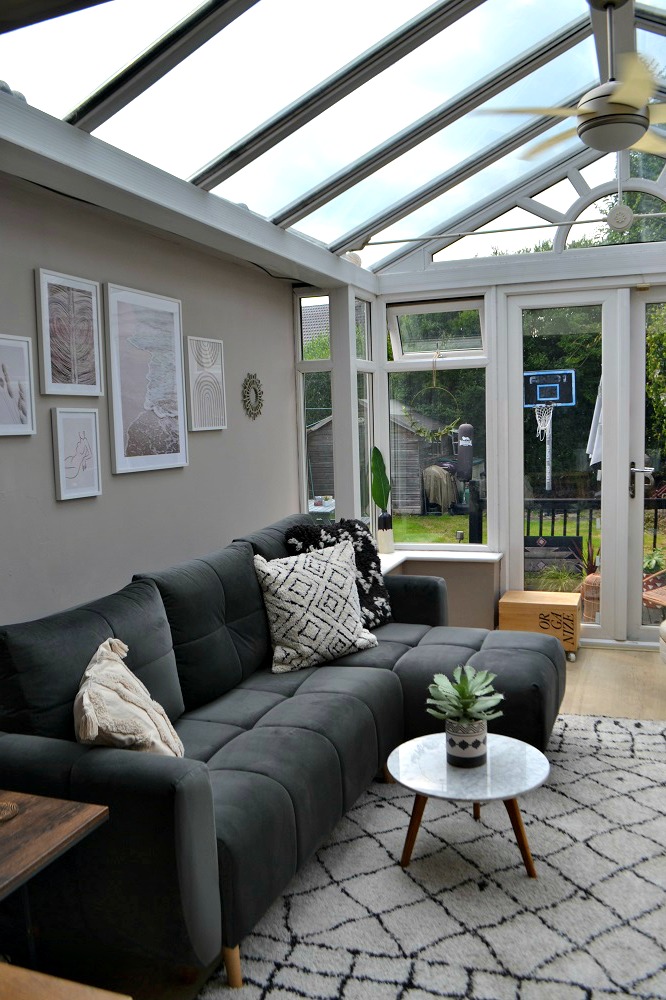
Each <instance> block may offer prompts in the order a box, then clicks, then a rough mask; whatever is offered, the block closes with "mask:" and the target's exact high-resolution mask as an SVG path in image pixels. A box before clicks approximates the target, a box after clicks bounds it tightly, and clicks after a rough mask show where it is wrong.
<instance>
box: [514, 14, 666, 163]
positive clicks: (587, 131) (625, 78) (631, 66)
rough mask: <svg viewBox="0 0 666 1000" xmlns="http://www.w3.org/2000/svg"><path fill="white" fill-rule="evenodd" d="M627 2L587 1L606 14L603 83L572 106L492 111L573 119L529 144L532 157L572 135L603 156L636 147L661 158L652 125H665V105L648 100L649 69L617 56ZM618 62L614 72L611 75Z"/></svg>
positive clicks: (660, 141) (631, 55) (664, 140)
mask: <svg viewBox="0 0 666 1000" xmlns="http://www.w3.org/2000/svg"><path fill="white" fill-rule="evenodd" d="M627 2H628V0H588V3H589V4H590V6H591V7H592V8H594V9H595V10H598V11H605V12H606V35H607V44H608V80H607V82H606V83H602V84H600V85H599V86H597V87H594V88H593V89H592V90H590V91H588V93H587V94H584V95H583V96H582V97H581V99H580V101H579V102H578V104H577V106H576V107H571V108H566V107H552V108H548V107H538V108H502V109H495V113H503V114H507V113H509V114H526V113H528V114H529V113H531V114H539V115H552V116H554V117H559V118H570V117H576V118H577V119H578V122H577V124H576V125H575V126H573V128H570V129H567V130H566V131H564V132H560V133H559V134H558V135H556V136H552V137H551V138H549V139H545V140H544V141H543V142H539V143H537V144H536V145H535V146H532V147H531V148H530V150H529V151H528V153H527V154H526V159H531V158H532V157H534V156H537V155H538V154H539V153H542V152H543V151H544V150H546V149H550V148H551V147H552V146H556V145H558V144H559V143H561V142H565V141H566V140H567V139H570V138H571V137H572V136H574V135H578V137H579V138H580V139H581V140H582V142H584V143H585V145H586V146H590V147H592V149H598V150H601V151H602V152H605V153H612V152H619V151H620V150H623V149H637V150H639V151H641V152H643V153H657V154H658V155H660V156H666V137H665V136H663V135H661V134H660V133H659V132H656V131H655V130H654V129H652V127H651V126H653V125H659V124H663V123H666V104H660V103H657V102H652V103H651V99H652V98H653V97H654V94H655V91H656V83H655V80H654V78H653V76H652V73H651V71H650V68H649V66H648V65H647V64H646V62H645V60H644V59H642V58H641V56H639V55H637V54H636V53H635V52H626V53H623V54H621V55H619V56H617V58H616V54H615V35H614V14H615V11H616V10H617V9H618V8H620V7H623V6H624V5H625V4H626V3H627ZM616 64H617V71H618V72H617V74H616Z"/></svg>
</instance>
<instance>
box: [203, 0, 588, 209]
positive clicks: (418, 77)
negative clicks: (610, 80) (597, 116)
mask: <svg viewBox="0 0 666 1000" xmlns="http://www.w3.org/2000/svg"><path fill="white" fill-rule="evenodd" d="M587 10H589V8H588V7H587V3H586V0H565V2H562V3H559V4H550V5H548V6H547V7H546V8H545V9H544V10H543V12H542V13H543V16H540V17H539V18H532V19H528V18H526V17H525V11H524V5H523V4H521V3H517V2H516V0H512V2H508V0H486V2H485V3H484V4H483V5H482V6H481V7H477V8H476V9H475V10H473V11H471V12H470V13H469V14H467V15H466V16H465V17H464V18H461V19H460V20H459V21H457V22H456V23H455V24H452V25H451V26H450V27H449V28H447V29H446V31H443V32H441V33H440V34H439V35H437V36H436V37H435V38H432V39H431V40H430V41H429V42H426V43H425V44H424V45H422V46H420V47H419V48H418V49H417V50H416V51H415V52H412V53H411V54H410V55H408V56H406V57H404V58H403V59H401V60H400V61H399V62H398V63H396V64H394V65H393V66H391V67H389V68H388V69H387V70H385V71H384V72H383V73H381V74H379V75H378V76H377V77H375V78H374V79H373V80H370V81H369V82H368V83H366V84H365V85H364V86H363V87H360V88H359V89H358V90H356V91H355V92H354V93H352V94H350V95H349V96H348V97H346V98H344V99H343V100H341V101H340V102H338V104H336V105H335V106H334V107H332V108H330V109H329V110H328V111H326V112H324V113H323V114H321V115H320V116H319V117H318V118H317V119H316V120H314V121H312V122H310V123H309V124H308V125H306V126H304V127H303V128H302V129H300V130H299V131H298V132H297V133H295V134H294V135H292V136H290V137H289V138H287V139H285V140H284V141H283V142H282V143H280V144H279V145H278V146H276V147H275V148H274V149H272V150H270V151H269V152H268V153H266V154H265V155H264V156H263V157H261V158H260V159H258V160H257V161H255V162H254V163H252V164H250V165H249V166H247V167H245V168H244V169H243V170H241V171H239V172H238V173H237V174H235V175H234V176H233V177H230V178H229V179H228V180H226V181H225V182H224V183H222V184H221V185H219V186H218V187H217V188H215V189H214V190H215V193H216V194H219V195H221V196H222V197H224V198H228V199H230V200H231V201H242V202H246V203H247V204H249V205H250V206H251V207H252V208H253V209H254V210H255V211H257V212H260V213H261V214H263V215H267V216H271V215H273V214H275V213H276V212H277V211H278V210H279V209H281V208H283V207H284V206H285V205H286V204H288V203H290V202H291V201H293V200H294V199H295V198H297V197H298V196H299V195H300V194H302V193H303V192H304V191H307V190H309V189H310V188H311V187H313V186H314V185H316V184H319V183H321V182H322V181H323V180H325V179H326V178H327V177H329V176H330V175H331V174H333V173H335V172H337V171H338V170H340V169H341V168H343V167H345V166H346V165H347V164H349V163H352V162H353V161H354V160H356V159H358V158H359V157H360V156H362V155H363V154H365V153H367V152H368V150H370V149H373V148H374V147H375V146H377V145H379V144H380V143H382V142H384V141H385V140H387V139H389V138H390V137H391V136H392V135H395V134H396V132H398V131H400V130H401V129H403V128H405V127H407V126H409V125H410V124H411V123H412V122H414V121H416V120H418V119H419V118H421V117H422V116H423V115H426V114H428V113H429V112H431V111H433V110H435V109H436V108H438V107H439V106H440V105H442V104H444V103H445V102H448V101H450V100H451V99H453V98H455V96H456V94H458V93H460V92H461V91H463V90H466V89H467V88H468V87H470V86H473V84H474V82H475V81H476V80H478V79H479V78H480V77H484V76H486V75H488V74H490V73H495V72H497V71H498V70H499V69H500V68H501V67H503V66H504V64H505V63H507V62H510V61H512V60H514V59H516V58H517V56H519V55H520V54H521V53H522V52H523V51H525V50H526V49H527V48H530V47H531V46H532V45H535V44H537V43H538V42H539V40H540V39H541V38H543V37H544V36H546V35H550V34H553V33H554V32H555V31H557V30H560V29H561V28H562V27H564V25H566V24H568V23H569V22H570V21H572V20H575V19H576V18H577V17H579V16H581V14H584V13H585V12H586V11H587ZM586 51H587V50H586ZM572 63H573V60H569V61H567V63H566V65H567V68H568V69H569V68H570V66H571V65H572ZM588 77H590V73H589V72H588V74H587V76H584V78H583V81H582V82H583V83H584V84H585V83H587V82H589V80H588ZM529 93H530V91H529V90H527V89H523V91H522V94H523V99H525V96H526V95H527V94H529ZM545 93H548V91H547V90H546V89H545V88H544V94H545ZM449 159H451V162H453V154H452V155H451V156H450V157H449ZM425 173H426V175H427V176H428V177H430V176H432V168H426V172H425Z"/></svg>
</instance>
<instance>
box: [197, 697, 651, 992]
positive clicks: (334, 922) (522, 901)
mask: <svg viewBox="0 0 666 1000" xmlns="http://www.w3.org/2000/svg"><path fill="white" fill-rule="evenodd" d="M547 756H548V757H549V759H550V762H551V773H550V776H549V779H548V781H547V783H546V784H545V785H544V786H542V787H541V788H539V789H537V790H535V791H534V792H531V793H529V794H526V795H524V796H523V797H522V798H521V799H520V808H521V812H522V815H523V820H524V822H525V828H526V832H527V837H528V841H529V844H530V848H531V850H532V855H533V857H534V861H535V865H536V869H537V874H538V879H536V880H534V879H530V878H528V877H527V875H526V872H525V868H524V867H523V863H522V859H521V857H520V853H519V851H518V846H517V844H516V841H515V839H514V835H513V831H512V830H511V826H510V823H509V820H508V817H507V814H506V811H505V809H504V806H503V805H502V803H501V802H494V803H489V804H487V805H484V806H483V808H482V810H481V819H480V821H479V822H475V821H474V819H473V817H472V812H471V809H470V808H469V807H468V806H467V807H464V806H462V805H461V806H458V805H457V804H456V803H448V802H444V801H441V800H437V799H429V800H428V803H427V806H426V811H425V815H424V817H423V822H422V825H421V829H420V831H419V834H418V837H417V840H416V845H415V847H414V852H413V855H412V861H411V864H410V866H409V868H408V869H407V870H406V871H403V870H402V869H401V868H400V866H399V863H398V861H399V858H400V855H401V852H402V847H403V843H404V839H405V833H406V830H407V824H408V820H409V815H410V813H411V807H412V802H413V796H412V794H411V793H410V792H408V791H407V790H406V789H404V788H402V787H401V786H400V785H397V784H392V785H388V784H380V783H375V784H373V786H372V787H371V789H370V790H369V791H368V792H367V793H366V794H365V795H364V796H362V798H361V799H360V800H359V801H358V803H357V804H356V806H355V807H354V808H353V809H352V810H351V811H350V812H349V813H348V814H347V815H346V816H345V817H344V819H343V820H342V821H341V822H340V823H339V824H338V826H337V827H336V829H335V831H334V833H333V835H332V837H331V838H330V840H329V841H328V843H326V844H325V845H324V846H323V847H322V848H321V849H320V850H319V851H318V853H317V855H316V856H315V857H314V858H313V859H312V861H310V862H309V864H308V865H307V866H306V867H305V868H304V869H303V870H302V871H301V873H300V874H299V875H298V876H297V878H296V879H294V881H293V882H292V883H291V884H290V886H289V889H288V891H287V892H286V893H285V895H284V896H283V897H282V898H281V899H279V900H278V901H277V902H276V903H275V904H274V905H273V906H272V908H271V909H270V910H269V911H268V913H267V914H266V915H265V916H264V918H263V919H262V920H261V922H260V923H259V924H258V925H257V927H256V928H255V930H254V932H253V933H252V934H251V935H249V936H248V937H247V938H246V939H245V940H244V941H243V942H242V943H241V961H242V968H243V975H244V981H245V984H246V985H245V986H244V987H243V988H242V989H241V990H236V991H234V994H233V995H234V998H236V997H238V1000H246V998H264V997H269V998H271V1000H278V998H287V997H303V998H313V1000H314V998H316V1000H325V998H329V997H330V998H333V997H336V998H337V997H340V998H344V1000H394V998H395V1000H403V998H404V1000H426V998H429V997H444V998H466V1000H602V998H604V1000H606V998H609V997H637V998H641V1000H648V998H649V1000H652V998H665V997H666V951H665V947H664V940H665V938H666V860H665V859H666V851H665V847H666V819H665V817H664V807H665V806H666V793H665V792H664V785H665V784H666V725H665V724H664V723H658V722H638V721H633V720H627V719H609V718H600V719H595V718H592V717H587V716H561V717H560V719H559V720H558V723H557V725H556V727H555V730H554V732H553V736H552V739H551V742H550V745H549V749H548V754H547ZM269 847H270V845H267V849H269ZM222 997H225V1000H229V997H230V993H229V992H228V990H227V987H226V978H225V974H224V971H221V972H220V973H219V974H218V976H217V977H214V978H213V979H211V980H210V981H209V982H208V983H207V984H206V986H205V987H204V989H203V991H202V992H201V994H200V998H201V1000H204V998H205V1000H221V998H222Z"/></svg>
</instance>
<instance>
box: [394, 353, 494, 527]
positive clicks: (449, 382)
mask: <svg viewBox="0 0 666 1000" xmlns="http://www.w3.org/2000/svg"><path fill="white" fill-rule="evenodd" d="M388 378H389V438H390V447H391V511H392V514H393V533H394V537H395V540H396V542H402V543H407V544H447V543H452V542H453V543H457V542H465V543H476V544H482V543H484V544H485V543H486V541H487V531H486V499H487V489H486V372H485V369H484V368H448V369H443V370H442V369H440V370H437V371H435V370H433V371H424V370H421V371H393V372H390V373H389V377H388ZM462 424H467V425H471V426H472V428H473V429H472V431H471V432H470V433H465V434H464V435H463V436H461V435H460V433H459V428H460V426H461V425H462ZM467 449H470V451H467ZM465 463H466V464H467V471H465V468H464V465H465Z"/></svg>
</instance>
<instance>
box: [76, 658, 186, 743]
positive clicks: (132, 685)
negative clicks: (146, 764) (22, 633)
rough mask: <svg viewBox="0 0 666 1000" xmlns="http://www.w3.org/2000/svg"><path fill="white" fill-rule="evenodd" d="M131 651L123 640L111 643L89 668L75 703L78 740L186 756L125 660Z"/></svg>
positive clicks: (170, 728) (148, 693) (160, 710)
mask: <svg viewBox="0 0 666 1000" xmlns="http://www.w3.org/2000/svg"><path fill="white" fill-rule="evenodd" d="M127 652H128V647H127V646H126V645H125V643H124V642H122V641H121V640H120V639H113V638H110V639H107V640H106V641H105V642H103V643H102V644H101V646H99V648H98V649H97V652H96V653H95V655H94V656H93V658H92V659H91V661H90V663H89V664H88V666H87V667H86V670H85V673H84V675H83V677H82V679H81V684H80V686H79V691H78V694H77V696H76V699H75V701H74V726H75V730H76V738H77V740H78V741H79V743H91V744H99V745H102V746H111V747H121V748H124V749H127V750H142V751H144V752H148V753H158V754H164V755H165V756H168V757H182V756H183V752H184V751H183V744H182V743H181V741H180V739H179V737H178V736H177V734H176V732H175V730H174V728H173V726H172V725H171V722H170V721H169V717H168V715H167V714H166V712H165V711H164V709H163V708H162V706H161V705H160V704H158V703H157V702H156V701H153V699H152V698H151V697H150V692H149V691H148V689H147V688H146V687H145V685H143V684H142V683H141V681H140V680H139V678H138V677H137V676H136V675H135V674H133V673H132V671H131V670H129V669H128V667H126V666H125V664H124V663H123V662H122V661H123V660H124V658H125V657H126V656H127Z"/></svg>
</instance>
